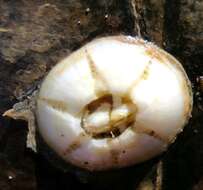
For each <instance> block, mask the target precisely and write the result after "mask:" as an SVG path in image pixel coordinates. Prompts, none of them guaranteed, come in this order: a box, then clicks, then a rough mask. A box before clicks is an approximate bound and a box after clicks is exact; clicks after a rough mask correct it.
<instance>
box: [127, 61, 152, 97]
mask: <svg viewBox="0 0 203 190" xmlns="http://www.w3.org/2000/svg"><path fill="white" fill-rule="evenodd" d="M151 63H152V62H151V60H150V61H149V62H148V64H147V65H146V66H145V68H144V70H143V72H142V74H141V75H140V77H139V78H138V79H136V80H135V81H134V82H133V83H132V85H131V86H130V87H129V89H128V90H127V93H126V96H129V95H130V94H131V93H132V90H133V88H134V87H136V86H137V85H138V84H139V82H141V81H142V80H146V78H147V77H148V75H149V67H150V65H151Z"/></svg>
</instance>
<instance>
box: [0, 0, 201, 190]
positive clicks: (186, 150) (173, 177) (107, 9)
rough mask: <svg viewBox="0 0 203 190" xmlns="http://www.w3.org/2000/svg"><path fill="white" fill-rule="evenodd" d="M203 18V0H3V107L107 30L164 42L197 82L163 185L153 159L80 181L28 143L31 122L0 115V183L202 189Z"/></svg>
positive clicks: (8, 189) (166, 158)
mask: <svg viewBox="0 0 203 190" xmlns="http://www.w3.org/2000/svg"><path fill="white" fill-rule="evenodd" d="M202 20H203V1H202V0H170V1H168V0H122V1H121V0H35V1H32V0H9V1H7V0H0V115H1V114H2V113H3V112H4V111H6V110H7V109H9V108H11V107H12V105H13V104H14V103H16V102H19V101H23V100H25V99H29V97H30V96H31V95H32V93H33V92H34V91H35V90H36V89H37V88H38V86H39V85H40V83H41V80H42V79H43V77H44V76H45V75H46V74H47V72H48V71H49V70H50V69H51V68H52V67H53V66H54V65H55V64H56V63H57V62H58V61H59V60H61V59H63V58H64V57H65V56H67V55H68V54H70V53H71V52H72V51H74V50H75V49H77V48H79V47H81V46H82V45H83V44H85V43H86V42H88V41H90V40H91V39H93V38H95V37H98V36H105V35H113V34H128V35H133V36H135V35H138V36H140V37H142V38H144V39H147V40H150V41H153V42H154V43H156V44H157V45H158V46H160V47H163V48H164V49H166V50H167V51H169V52H170V53H171V54H173V55H174V56H175V57H177V58H178V59H179V60H180V62H181V63H182V64H183V66H184V68H185V69H186V72H187V74H188V76H189V78H190V80H191V81H192V84H193V89H194V109H193V117H192V119H191V120H190V123H189V124H188V125H187V126H186V128H185V130H184V132H183V133H182V134H180V135H179V137H178V139H177V141H176V142H175V144H173V145H172V146H171V147H170V149H169V151H167V153H166V154H164V155H163V156H162V157H161V158H160V159H161V160H162V162H163V164H162V168H163V174H162V182H161V185H159V187H157V186H156V185H153V184H154V182H155V181H156V179H155V178H156V175H157V173H156V172H155V171H156V170H155V169H154V167H153V164H151V162H149V163H146V164H144V165H141V166H137V167H136V168H135V170H136V172H134V170H133V169H129V170H126V172H124V173H125V176H124V177H123V175H121V176H119V177H118V176H117V177H116V178H115V179H119V180H117V181H116V182H115V181H114V182H115V183H116V185H115V183H114V185H113V186H112V183H111V185H109V184H107V185H105V184H102V178H101V179H99V180H98V181H100V183H98V184H95V183H94V184H92V183H86V184H83V183H81V179H82V178H83V177H82V176H81V175H80V180H78V179H77V178H76V177H75V176H74V175H72V174H64V173H62V172H60V171H58V170H57V169H55V168H53V167H52V166H51V165H49V163H47V161H46V160H44V158H43V157H42V156H40V155H36V154H34V153H33V152H32V151H29V150H28V149H26V132H27V127H26V123H24V122H20V121H13V120H10V119H8V118H3V117H1V116H0V189H4V190H17V189H20V190H27V189H29V190H38V189H40V190H41V189H42V190H47V189H76V188H88V189H112V187H116V188H117V189H126V188H127V189H142V190H143V189H144V188H145V189H150V188H151V189H153V188H157V190H158V188H160V186H161V189H163V190H171V189H173V190H175V189H178V190H180V189H184V190H192V189H194V190H201V189H203V185H202V181H203V141H202V139H203V128H202V123H203V114H202V111H203V99H202V94H203V90H202V79H203V78H202V77H200V76H203V63H202V60H203V21H202ZM155 162H156V161H155ZM137 168H138V169H137ZM158 171H159V170H158ZM114 173H116V172H114ZM139 173H140V175H139ZM158 173H159V172H158ZM135 174H136V175H135ZM145 176H146V178H144V177H145ZM147 176H150V177H149V178H148V177H147ZM158 177H160V176H158ZM143 178H144V182H143V180H142V179H143ZM113 179H114V178H113ZM148 179H152V180H151V181H147V180H148ZM157 180H159V181H160V179H157ZM109 181H112V179H111V177H110V180H109ZM141 182H142V183H141ZM139 184H141V185H139ZM143 184H144V185H143ZM145 184H147V185H145Z"/></svg>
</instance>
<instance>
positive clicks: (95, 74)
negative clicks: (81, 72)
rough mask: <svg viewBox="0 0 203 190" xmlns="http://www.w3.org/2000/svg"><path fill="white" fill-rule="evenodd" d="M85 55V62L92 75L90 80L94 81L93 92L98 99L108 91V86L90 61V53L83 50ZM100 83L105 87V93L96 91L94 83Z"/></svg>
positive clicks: (91, 60)
mask: <svg viewBox="0 0 203 190" xmlns="http://www.w3.org/2000/svg"><path fill="white" fill-rule="evenodd" d="M85 53H86V57H87V61H88V64H89V68H90V71H91V74H92V78H93V79H94V90H95V94H96V95H97V97H100V96H102V95H104V94H105V93H106V92H107V89H108V85H107V82H106V80H105V79H104V77H103V76H102V75H101V73H100V72H99V71H98V69H97V68H96V66H95V63H94V60H93V59H92V57H91V55H90V53H89V52H88V50H87V49H86V50H85ZM97 81H100V82H101V83H102V85H103V86H104V87H105V89H106V90H105V91H102V90H100V89H98V88H97V87H96V82H97Z"/></svg>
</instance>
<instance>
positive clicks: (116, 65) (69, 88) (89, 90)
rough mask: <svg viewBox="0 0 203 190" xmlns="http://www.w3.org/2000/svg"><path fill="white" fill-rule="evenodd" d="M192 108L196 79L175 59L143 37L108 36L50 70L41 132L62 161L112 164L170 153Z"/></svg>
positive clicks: (40, 108)
mask: <svg viewBox="0 0 203 190" xmlns="http://www.w3.org/2000/svg"><path fill="white" fill-rule="evenodd" d="M191 110H192V90H191V84H190V82H189V80H188V77H187V75H186V73H185V71H184V69H183V67H182V66H181V64H180V63H179V62H178V61H177V60H176V59H175V58H174V57H172V56H171V55H169V54H168V53H166V52H165V51H164V50H161V49H160V48H158V47H157V46H155V45H153V44H152V43H149V42H146V41H144V40H142V39H139V38H134V37H130V36H110V37H103V38H99V39H95V40H93V41H92V42H90V43H88V44H86V45H85V46H83V47H82V48H80V49H79V50H77V51H75V52H73V53H72V54H71V55H70V56H68V57H67V58H65V59H64V60H62V61H61V62H60V63H58V64H57V65H56V66H55V67H54V68H53V69H52V70H51V71H50V73H49V74H48V75H47V77H46V78H45V80H44V82H43V83H42V86H41V89H40V93H39V97H38V100H37V110H36V115H37V124H38V129H39V133H40V134H41V136H42V137H43V139H44V141H45V142H46V143H47V145H48V146H49V147H50V148H52V149H53V150H54V151H55V152H56V153H57V154H58V155H59V156H60V157H61V158H62V159H64V160H65V161H67V162H68V163H71V164H73V165H76V166H78V167H81V168H85V169H88V170H107V169H112V168H121V167H125V166H129V165H133V164H136V163H139V162H143V161H145V160H148V159H150V158H152V157H154V156H156V155H158V154H160V153H162V152H163V151H165V150H166V148H167V146H168V145H169V144H170V143H172V142H173V141H174V140H175V137H176V135H177V134H178V133H179V132H181V131H182V129H183V127H184V125H185V124H186V123H187V121H188V119H189V117H190V115H191Z"/></svg>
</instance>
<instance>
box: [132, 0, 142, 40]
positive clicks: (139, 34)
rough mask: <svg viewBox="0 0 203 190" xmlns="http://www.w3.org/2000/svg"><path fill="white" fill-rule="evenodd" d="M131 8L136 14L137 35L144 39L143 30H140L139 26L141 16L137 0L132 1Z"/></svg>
mask: <svg viewBox="0 0 203 190" xmlns="http://www.w3.org/2000/svg"><path fill="white" fill-rule="evenodd" d="M131 6H132V9H133V13H134V16H135V27H136V30H137V35H138V37H140V38H142V35H141V29H140V25H139V14H138V11H137V8H136V3H135V0H131Z"/></svg>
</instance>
